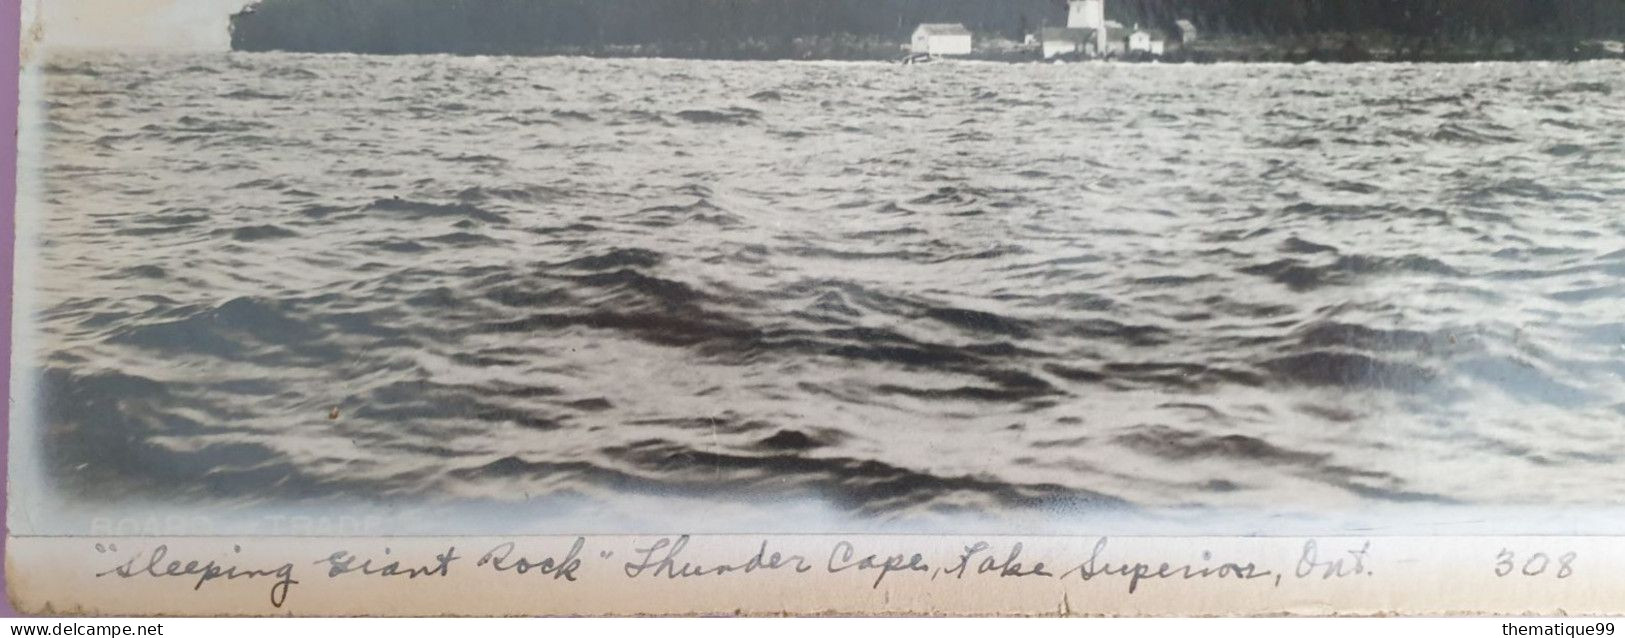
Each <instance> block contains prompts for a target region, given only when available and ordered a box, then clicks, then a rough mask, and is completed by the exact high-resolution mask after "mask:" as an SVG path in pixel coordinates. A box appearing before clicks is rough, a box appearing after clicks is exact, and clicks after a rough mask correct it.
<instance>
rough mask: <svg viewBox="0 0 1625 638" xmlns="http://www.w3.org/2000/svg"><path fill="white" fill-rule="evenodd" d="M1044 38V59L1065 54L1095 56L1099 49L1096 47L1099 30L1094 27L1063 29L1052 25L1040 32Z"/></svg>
mask: <svg viewBox="0 0 1625 638" xmlns="http://www.w3.org/2000/svg"><path fill="white" fill-rule="evenodd" d="M1040 36H1041V38H1042V40H1043V47H1044V59H1045V60H1048V59H1051V58H1055V57H1059V56H1063V55H1088V56H1095V55H1098V54H1099V51H1098V50H1097V49H1096V48H1095V42H1096V37H1097V32H1096V31H1095V30H1094V29H1061V28H1056V27H1050V28H1047V29H1044V30H1043V31H1041V32H1040Z"/></svg>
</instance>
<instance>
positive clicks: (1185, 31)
mask: <svg viewBox="0 0 1625 638" xmlns="http://www.w3.org/2000/svg"><path fill="white" fill-rule="evenodd" d="M1174 28H1176V29H1179V42H1180V44H1191V43H1193V42H1196V41H1197V40H1198V39H1200V37H1201V36H1200V34H1198V33H1197V32H1196V23H1194V22H1191V21H1190V20H1175V21H1174Z"/></svg>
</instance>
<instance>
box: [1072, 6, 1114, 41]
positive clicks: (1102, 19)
mask: <svg viewBox="0 0 1625 638" xmlns="http://www.w3.org/2000/svg"><path fill="white" fill-rule="evenodd" d="M1066 28H1068V29H1094V30H1095V50H1096V51H1102V52H1104V51H1105V50H1106V0H1068V1H1067V14H1066Z"/></svg>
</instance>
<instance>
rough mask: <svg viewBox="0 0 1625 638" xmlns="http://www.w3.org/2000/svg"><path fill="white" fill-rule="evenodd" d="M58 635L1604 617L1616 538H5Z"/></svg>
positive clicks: (1623, 590) (1618, 602)
mask: <svg viewBox="0 0 1625 638" xmlns="http://www.w3.org/2000/svg"><path fill="white" fill-rule="evenodd" d="M6 560H7V566H8V569H7V574H8V580H9V582H8V590H9V592H10V595H11V599H12V602H13V604H15V605H16V607H17V609H18V610H19V611H21V612H22V613H25V614H37V615H64V616H715V615H726V616H735V615H737V616H782V615H790V616H831V615H835V616H875V615H884V616H1114V617H1139V616H1196V617H1206V616H1387V615H1399V616H1441V615H1443V616H1459V615H1495V616H1609V615H1621V614H1625V577H1622V575H1625V538H1619V537H1553V536H1542V537H1528V536H1525V537H1448V536H1441V537H1380V536H1379V537H1358V536H1329V537H1322V538H1306V537H1292V538H1286V537H1178V538H1174V537H1100V536H1077V537H1054V536H1049V537H1012V536H988V537H973V536H887V535H853V536H833V535H830V536H813V535H806V536H802V535H795V536H776V535H766V536H749V535H729V536H709V535H707V536H686V535H680V534H672V535H650V536H517V537H494V536H491V537H487V536H464V537H246V538H224V537H103V538H97V537H42V536H22V537H13V538H11V539H10V544H9V546H8V550H7V556H6Z"/></svg>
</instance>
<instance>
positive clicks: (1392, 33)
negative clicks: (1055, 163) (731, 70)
mask: <svg viewBox="0 0 1625 638" xmlns="http://www.w3.org/2000/svg"><path fill="white" fill-rule="evenodd" d="M1109 4H1110V9H1109V14H1110V15H1109V17H1111V18H1113V19H1116V20H1119V21H1121V22H1123V23H1125V24H1143V25H1147V26H1156V27H1162V28H1168V27H1171V26H1172V23H1173V21H1174V20H1176V19H1181V18H1187V19H1190V20H1192V21H1193V22H1195V23H1196V24H1197V25H1198V26H1199V27H1200V28H1201V29H1202V32H1203V34H1204V35H1205V36H1220V37H1231V38H1251V39H1252V40H1253V41H1254V42H1264V41H1268V42H1271V43H1274V44H1272V45H1270V46H1275V45H1279V44H1280V43H1282V42H1290V41H1293V40H1294V39H1296V40H1299V41H1302V40H1305V39H1312V38H1315V37H1317V36H1328V35H1329V36H1334V37H1343V38H1345V40H1344V42H1345V45H1348V46H1352V45H1350V44H1348V43H1352V42H1354V41H1355V38H1356V35H1358V38H1359V39H1360V41H1361V42H1369V41H1371V40H1373V39H1376V40H1381V41H1383V42H1389V43H1394V42H1397V43H1401V44H1398V45H1395V46H1401V47H1405V48H1408V49H1409V50H1412V51H1426V50H1434V51H1446V50H1449V51H1456V52H1462V51H1466V52H1472V51H1488V50H1491V49H1493V48H1494V47H1497V46H1499V47H1501V48H1503V49H1516V50H1521V51H1530V52H1536V53H1539V54H1540V55H1539V57H1551V56H1552V55H1557V54H1562V53H1565V52H1568V51H1572V50H1575V48H1576V47H1578V46H1579V43H1581V42H1583V41H1584V40H1587V39H1591V38H1599V37H1608V36H1612V35H1614V34H1619V33H1625V0H1116V1H1114V2H1110V3H1109ZM1065 15H1066V6H1065V2H1064V1H1063V0H262V1H261V2H259V3H257V4H255V5H253V6H251V7H250V8H248V9H246V10H244V11H243V12H241V13H239V14H237V15H235V16H233V18H232V21H231V25H232V34H231V35H232V47H233V48H234V49H237V50H244V51H267V50H281V51H306V52H353V53H380V54H391V53H454V54H488V55H547V54H579V55H661V56H673V57H707V58H837V59H839V58H877V57H881V58H883V57H894V56H895V55H896V54H897V53H898V52H899V46H900V45H901V44H902V43H904V42H906V41H907V36H908V33H909V32H910V31H911V30H912V29H913V28H914V26H915V25H917V24H919V23H921V22H960V23H964V24H965V25H966V26H969V27H970V28H971V29H972V30H974V31H977V32H978V33H979V34H980V35H982V36H984V37H985V36H996V37H1004V38H1008V39H1011V40H1018V39H1020V37H1021V35H1022V34H1024V33H1027V32H1030V31H1033V30H1035V29H1037V28H1038V27H1040V26H1044V25H1052V26H1053V25H1059V24H1061V23H1063V22H1064V21H1065ZM1322 39H1324V38H1322ZM1509 42H1510V43H1512V44H1508V43H1509ZM1468 55H1470V53H1469V54H1468Z"/></svg>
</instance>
